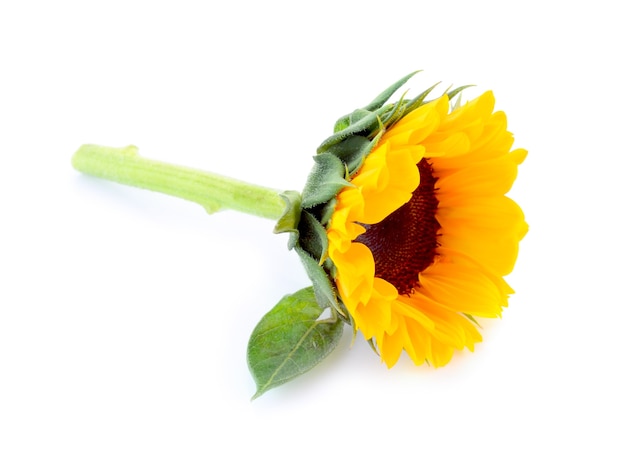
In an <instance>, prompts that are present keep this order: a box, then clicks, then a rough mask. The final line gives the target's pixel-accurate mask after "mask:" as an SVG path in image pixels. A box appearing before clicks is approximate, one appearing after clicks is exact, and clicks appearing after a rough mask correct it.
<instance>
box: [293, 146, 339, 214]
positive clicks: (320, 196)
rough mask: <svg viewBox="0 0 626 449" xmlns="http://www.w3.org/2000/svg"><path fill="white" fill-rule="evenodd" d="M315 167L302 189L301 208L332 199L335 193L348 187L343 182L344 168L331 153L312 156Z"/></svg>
mask: <svg viewBox="0 0 626 449" xmlns="http://www.w3.org/2000/svg"><path fill="white" fill-rule="evenodd" d="M313 159H314V160H315V165H314V166H313V169H312V170H311V173H310V174H309V177H308V179H307V181H306V184H305V186H304V189H302V207H313V206H316V205H318V204H322V203H325V202H326V201H329V200H330V199H331V198H333V197H334V196H335V195H336V194H337V192H339V191H340V190H341V189H343V188H344V187H347V186H349V185H350V183H349V182H348V181H346V180H345V175H346V167H345V165H344V164H343V162H341V159H339V158H338V157H337V156H335V155H334V154H331V153H324V154H318V155H316V156H313Z"/></svg>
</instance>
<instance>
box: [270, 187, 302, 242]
mask: <svg viewBox="0 0 626 449" xmlns="http://www.w3.org/2000/svg"><path fill="white" fill-rule="evenodd" d="M280 197H281V198H282V199H283V201H285V210H284V212H283V215H282V216H281V217H280V218H279V219H278V221H277V222H276V225H275V226H274V233H275V234H281V233H283V232H291V237H290V239H289V243H288V247H289V249H292V248H293V245H294V244H295V242H297V241H298V224H299V223H300V214H301V211H302V198H301V196H300V193H299V192H296V191H294V190H286V191H284V192H282V193H281V194H280Z"/></svg>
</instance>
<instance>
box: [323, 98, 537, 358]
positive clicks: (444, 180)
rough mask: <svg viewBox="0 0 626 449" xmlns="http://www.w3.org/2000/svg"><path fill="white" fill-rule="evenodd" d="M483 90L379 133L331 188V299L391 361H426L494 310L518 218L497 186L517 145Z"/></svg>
mask: <svg viewBox="0 0 626 449" xmlns="http://www.w3.org/2000/svg"><path fill="white" fill-rule="evenodd" d="M494 104H495V100H494V97H493V94H492V93H491V92H487V93H485V94H483V95H482V96H480V97H479V98H477V99H475V100H473V101H471V102H469V103H467V104H465V105H463V106H461V107H458V108H456V109H454V110H452V111H451V112H450V105H449V100H448V97H447V96H445V95H444V96H442V97H440V98H438V99H437V100H433V101H431V102H429V103H426V104H423V105H421V106H420V107H418V108H417V109H414V110H412V111H411V112H409V113H408V114H406V115H405V116H404V117H402V118H401V119H400V120H399V121H398V122H397V123H396V124H395V125H392V126H391V127H390V128H389V129H388V130H386V131H385V132H384V134H382V137H381V138H380V140H378V142H377V143H376V145H375V146H374V148H373V149H372V151H371V152H370V153H369V155H368V156H367V157H366V158H365V160H364V162H363V165H362V166H361V167H360V169H359V170H358V172H356V174H355V175H354V176H353V177H352V179H349V182H350V183H351V185H350V186H346V187H343V188H342V190H341V191H340V192H339V193H338V194H337V196H336V204H335V208H334V211H333V213H332V215H331V218H330V222H329V224H328V227H327V236H328V256H329V258H330V259H331V261H332V263H333V264H334V267H335V271H334V280H335V283H336V286H337V291H338V294H339V298H340V299H341V301H342V302H343V304H344V305H345V307H346V309H347V311H348V312H349V313H350V315H351V316H352V319H353V322H354V325H355V327H356V328H357V329H359V330H361V332H362V333H363V335H364V337H365V338H366V339H368V340H370V339H372V340H373V342H375V344H376V346H377V348H378V351H379V352H380V355H381V358H382V360H384V362H385V363H386V364H387V366H389V367H391V366H393V365H394V364H395V363H396V362H397V360H398V358H399V357H400V354H401V352H402V350H404V351H406V352H407V354H408V355H409V356H410V357H411V359H412V360H413V361H414V362H415V363H416V364H422V363H424V362H428V363H430V364H431V365H433V366H435V367H438V366H442V365H445V364H446V363H448V362H449V361H450V359H451V357H452V355H453V353H454V351H455V350H460V349H463V348H468V349H470V350H473V348H474V344H475V343H476V342H479V341H481V335H480V333H479V332H478V330H477V329H476V323H475V321H474V318H473V317H474V316H476V317H497V316H499V315H500V313H501V311H502V308H503V307H505V306H506V305H507V299H508V296H509V295H510V294H511V293H513V290H512V289H511V288H510V287H509V286H508V284H507V283H506V282H505V281H504V279H503V276H505V275H507V274H508V273H510V271H511V270H512V268H513V265H514V263H515V260H516V258H517V252H518V244H519V241H520V240H521V239H522V238H523V236H524V235H525V233H526V232H527V229H528V226H527V224H526V222H525V220H524V215H523V213H522V211H521V209H520V208H519V207H518V206H517V204H516V203H514V202H513V201H512V200H511V199H509V198H508V197H506V196H505V194H506V193H507V192H508V191H509V189H510V188H511V185H512V184H513V181H514V180H515V178H516V176H517V166H518V165H519V164H520V163H521V162H522V161H523V160H524V158H525V157H526V151H525V150H522V149H517V150H514V151H510V149H511V146H512V144H513V137H512V134H511V133H510V132H509V131H507V122H506V116H505V115H504V113H503V112H493V109H494Z"/></svg>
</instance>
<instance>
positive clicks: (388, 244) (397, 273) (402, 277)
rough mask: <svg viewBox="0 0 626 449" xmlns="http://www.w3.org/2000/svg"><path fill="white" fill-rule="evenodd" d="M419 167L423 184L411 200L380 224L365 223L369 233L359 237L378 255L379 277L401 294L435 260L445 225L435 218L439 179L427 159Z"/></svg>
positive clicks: (359, 239) (409, 289) (412, 287)
mask: <svg viewBox="0 0 626 449" xmlns="http://www.w3.org/2000/svg"><path fill="white" fill-rule="evenodd" d="M417 167H418V168H419V172H420V185H419V187H418V188H417V189H416V190H415V192H413V196H412V197H411V199H410V200H409V202H408V203H406V204H405V205H403V206H402V207H401V208H400V209H398V210H396V211H395V212H393V213H392V214H390V215H389V216H388V217H387V218H385V219H384V220H383V221H381V222H380V223H376V224H373V225H363V226H364V227H365V228H366V232H365V233H363V234H361V235H360V236H359V237H357V239H356V241H357V242H361V243H363V244H365V245H366V246H367V247H368V248H369V249H370V251H371V252H372V254H373V255H374V263H375V265H376V273H375V276H376V277H380V278H383V279H385V280H386V281H388V282H390V283H392V284H393V285H394V286H395V287H396V288H397V289H398V293H400V294H401V295H406V294H409V293H410V292H411V291H412V290H413V289H415V288H416V287H418V286H419V276H418V275H419V274H420V273H421V272H422V271H424V269H426V267H428V266H429V265H430V264H432V263H433V260H434V259H435V255H436V250H437V245H438V244H437V234H438V232H439V229H440V227H441V226H440V225H439V223H438V222H437V219H436V218H435V212H436V211H437V206H438V204H439V201H438V200H437V197H436V196H435V181H436V180H437V178H435V177H434V176H433V170H432V167H431V165H430V164H429V163H428V161H427V160H426V159H422V160H421V161H420V162H419V164H417Z"/></svg>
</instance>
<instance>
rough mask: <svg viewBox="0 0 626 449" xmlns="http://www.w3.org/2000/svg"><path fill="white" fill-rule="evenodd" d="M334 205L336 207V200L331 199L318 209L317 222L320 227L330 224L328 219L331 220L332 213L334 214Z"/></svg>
mask: <svg viewBox="0 0 626 449" xmlns="http://www.w3.org/2000/svg"><path fill="white" fill-rule="evenodd" d="M336 205H337V199H336V198H333V199H332V200H330V201H329V202H327V203H326V204H324V205H323V207H321V208H320V209H319V217H320V218H319V222H320V223H321V224H322V226H326V225H327V224H328V223H329V222H330V219H331V218H332V216H333V213H334V212H335V206H336Z"/></svg>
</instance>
